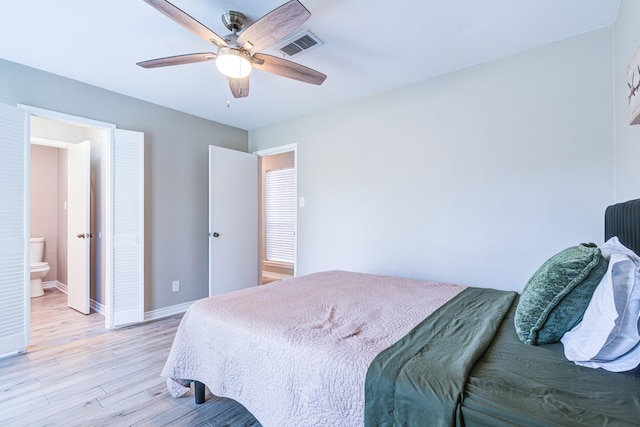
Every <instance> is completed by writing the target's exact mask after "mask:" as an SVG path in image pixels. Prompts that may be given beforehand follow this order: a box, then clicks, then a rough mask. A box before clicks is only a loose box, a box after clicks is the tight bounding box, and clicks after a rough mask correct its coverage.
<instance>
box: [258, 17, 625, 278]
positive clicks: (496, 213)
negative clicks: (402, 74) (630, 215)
mask: <svg viewBox="0 0 640 427" xmlns="http://www.w3.org/2000/svg"><path fill="white" fill-rule="evenodd" d="M612 73H613V71H612V29H611V28H609V29H604V30H600V31H597V32H593V33H589V34H586V35H582V36H579V37H576V38H573V39H570V40H566V41H562V42H559V43H555V44H552V45H548V46H545V47H541V48H538V49H535V50H532V51H529V52H526V53H523V54H518V55H515V56H511V57H508V58H505V59H502V60H498V61H495V62H492V63H488V64H483V65H480V66H476V67H473V68H470V69H467V70H463V71H460V72H456V73H452V74H449V75H445V76H443V77H439V78H435V79H431V80H427V81H425V82H423V83H421V84H417V85H414V86H411V87H407V88H404V89H401V90H396V91H392V92H389V93H385V94H381V95H378V96H374V97H370V98H366V99H362V100H359V101H356V102H352V103H349V104H346V105H343V106H341V107H337V108H333V109H330V110H327V111H324V112H320V113H317V114H312V115H309V116H306V117H303V118H299V119H292V120H289V121H286V122H283V123H279V124H275V125H272V126H268V127H264V128H261V129H257V130H255V131H251V132H250V133H249V146H250V150H251V151H255V150H261V149H265V148H269V147H274V146H278V145H284V144H290V143H297V144H298V177H299V181H298V189H299V190H298V191H299V195H300V196H304V197H305V198H306V207H304V208H299V217H298V220H299V222H298V239H299V240H298V245H299V246H298V254H299V255H298V256H299V259H298V262H299V264H298V273H299V274H306V273H311V272H314V271H320V270H326V269H335V268H339V269H348V270H355V271H363V272H372V273H379V274H390V275H397V276H403V277H412V278H423V279H433V280H438V281H448V282H455V283H463V284H468V285H474V286H483V287H495V288H500V289H513V290H521V289H522V287H523V286H524V284H525V283H526V281H527V280H528V278H529V277H530V276H531V274H532V273H533V272H534V271H535V269H536V268H537V267H538V266H539V265H540V264H541V263H542V262H543V261H544V260H545V259H547V258H548V257H549V256H551V255H552V254H554V253H555V252H557V251H559V250H561V249H563V248H565V247H566V246H569V245H574V244H577V243H580V242H584V241H595V242H601V241H602V234H603V231H602V228H603V227H602V214H603V211H604V209H605V207H606V206H607V205H608V204H610V203H611V202H612V201H613V199H614V183H613V173H612V169H613V162H614V150H613V134H612V127H613V112H612V105H613V97H612V92H611V85H612V81H613V75H612ZM329 78H330V77H329Z"/></svg>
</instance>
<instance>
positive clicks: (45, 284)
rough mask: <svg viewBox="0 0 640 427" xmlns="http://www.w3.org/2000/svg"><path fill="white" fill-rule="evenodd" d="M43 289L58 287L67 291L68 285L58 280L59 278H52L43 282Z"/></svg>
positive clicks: (62, 290)
mask: <svg viewBox="0 0 640 427" xmlns="http://www.w3.org/2000/svg"><path fill="white" fill-rule="evenodd" d="M42 288H43V289H53V288H56V289H58V290H60V291H61V292H64V293H65V294H66V293H67V285H65V284H64V283H62V282H58V281H57V280H50V281H48V282H42Z"/></svg>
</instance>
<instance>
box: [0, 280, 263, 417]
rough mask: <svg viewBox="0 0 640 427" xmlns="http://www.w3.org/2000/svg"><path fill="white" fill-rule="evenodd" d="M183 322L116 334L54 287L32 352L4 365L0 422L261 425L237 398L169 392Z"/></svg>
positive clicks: (35, 328)
mask: <svg viewBox="0 0 640 427" xmlns="http://www.w3.org/2000/svg"><path fill="white" fill-rule="evenodd" d="M47 298H49V299H47ZM180 318H181V316H173V317H169V318H166V319H161V320H158V321H155V322H149V323H145V324H142V325H137V326H131V327H127V328H123V329H118V330H115V331H110V330H107V329H105V328H104V318H103V317H102V316H101V315H99V314H91V315H88V316H84V315H82V314H79V313H76V312H74V311H73V310H71V309H68V308H67V307H66V295H65V294H63V293H61V292H59V291H57V290H47V294H46V295H45V296H44V297H41V298H34V299H33V300H32V326H31V328H32V345H31V346H30V347H29V348H28V349H27V350H28V351H27V353H26V354H22V355H18V356H15V357H11V358H7V359H2V360H0V425H2V426H60V425H70V426H132V425H136V426H138V425H139V426H163V425H175V426H256V427H259V426H260V424H259V423H258V422H257V421H256V420H255V418H254V417H253V416H252V415H251V414H250V413H249V412H248V411H247V410H246V409H245V408H244V407H243V406H242V405H240V404H238V403H237V402H235V401H233V400H230V399H223V398H218V397H215V396H211V395H210V394H209V393H208V392H207V401H206V402H205V403H204V404H202V405H196V404H195V402H194V399H193V396H192V395H191V394H188V395H187V396H185V397H183V398H179V399H174V398H172V397H171V396H170V395H169V393H168V392H167V389H166V385H165V379H164V378H162V377H160V371H161V370H162V366H163V364H164V361H165V359H166V357H167V355H168V353H169V349H170V348H171V343H172V342H173V337H174V335H175V331H176V328H177V326H178V323H179V322H180ZM65 331H66V332H65Z"/></svg>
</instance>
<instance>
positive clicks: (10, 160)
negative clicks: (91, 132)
mask: <svg viewBox="0 0 640 427" xmlns="http://www.w3.org/2000/svg"><path fill="white" fill-rule="evenodd" d="M28 136H29V132H28V128H27V115H26V112H25V111H24V110H19V109H17V108H15V107H11V106H8V105H5V104H0V200H2V202H1V203H0V325H1V327H0V356H4V355H9V354H12V353H16V352H19V351H23V350H24V349H26V348H27V346H28V345H29V215H28V212H29V178H28V173H27V171H28V170H29V169H28V162H29V143H28Z"/></svg>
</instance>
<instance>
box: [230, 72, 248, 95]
mask: <svg viewBox="0 0 640 427" xmlns="http://www.w3.org/2000/svg"><path fill="white" fill-rule="evenodd" d="M227 80H228V81H229V89H231V93H232V94H233V97H234V98H244V97H245V96H249V76H247V77H241V78H239V79H234V78H231V77H227Z"/></svg>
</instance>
